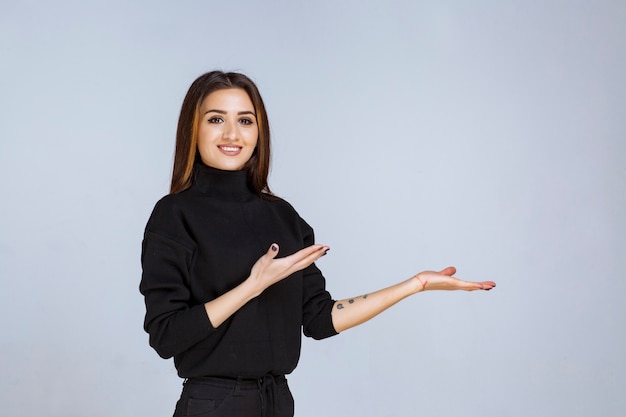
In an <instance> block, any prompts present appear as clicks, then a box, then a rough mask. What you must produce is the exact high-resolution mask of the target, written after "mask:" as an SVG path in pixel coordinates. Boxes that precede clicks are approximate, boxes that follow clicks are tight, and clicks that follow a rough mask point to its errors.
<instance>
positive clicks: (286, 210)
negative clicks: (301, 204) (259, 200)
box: [271, 197, 313, 237]
mask: <svg viewBox="0 0 626 417" xmlns="http://www.w3.org/2000/svg"><path fill="white" fill-rule="evenodd" d="M271 204H274V205H276V207H277V210H279V211H280V213H281V215H282V216H284V217H285V218H291V219H293V221H294V223H295V225H296V227H298V228H299V229H300V232H301V233H302V235H303V236H305V237H307V236H309V235H310V236H313V228H312V227H311V226H310V225H309V224H308V223H307V222H306V221H305V220H304V219H303V218H302V217H301V216H300V214H299V213H298V211H297V210H296V209H295V208H294V207H293V206H292V205H291V203H289V202H288V201H287V200H284V199H282V198H280V197H274V200H272V202H271Z"/></svg>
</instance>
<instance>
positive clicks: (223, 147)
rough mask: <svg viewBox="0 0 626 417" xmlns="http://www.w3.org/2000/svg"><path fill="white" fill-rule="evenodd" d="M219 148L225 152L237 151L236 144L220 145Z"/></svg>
mask: <svg viewBox="0 0 626 417" xmlns="http://www.w3.org/2000/svg"><path fill="white" fill-rule="evenodd" d="M221 148H222V149H223V150H225V151H226V152H237V151H238V150H239V147H237V146H222V147H221Z"/></svg>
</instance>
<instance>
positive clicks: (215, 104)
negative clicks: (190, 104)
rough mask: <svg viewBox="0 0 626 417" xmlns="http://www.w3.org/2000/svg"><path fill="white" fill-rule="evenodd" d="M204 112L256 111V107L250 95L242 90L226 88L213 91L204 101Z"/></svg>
mask: <svg viewBox="0 0 626 417" xmlns="http://www.w3.org/2000/svg"><path fill="white" fill-rule="evenodd" d="M201 107H202V110H204V111H209V110H224V111H228V110H236V111H244V110H245V111H254V105H253V104H252V100H251V99H250V96H248V93H246V92H245V90H242V89H241V88H225V89H222V90H217V91H213V92H212V93H211V94H209V95H208V96H206V97H205V98H204V100H203V101H202V106H201Z"/></svg>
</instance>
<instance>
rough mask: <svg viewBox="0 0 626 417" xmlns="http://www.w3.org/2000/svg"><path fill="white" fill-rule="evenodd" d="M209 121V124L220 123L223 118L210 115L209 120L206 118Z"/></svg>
mask: <svg viewBox="0 0 626 417" xmlns="http://www.w3.org/2000/svg"><path fill="white" fill-rule="evenodd" d="M207 121H208V122H209V123H211V124H217V123H222V122H223V120H222V118H221V117H211V118H210V119H209V120H207Z"/></svg>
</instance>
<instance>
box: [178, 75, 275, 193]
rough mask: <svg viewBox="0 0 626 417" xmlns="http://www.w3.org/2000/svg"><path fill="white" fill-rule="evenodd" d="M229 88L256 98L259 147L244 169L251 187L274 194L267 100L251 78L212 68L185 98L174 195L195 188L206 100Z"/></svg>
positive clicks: (260, 191)
mask: <svg viewBox="0 0 626 417" xmlns="http://www.w3.org/2000/svg"><path fill="white" fill-rule="evenodd" d="M226 88H240V89H242V90H244V91H245V92H246V93H247V94H248V96H249V97H250V100H251V101H252V104H253V106H254V110H255V112H256V119H257V124H258V126H259V137H258V140H257V146H256V149H255V150H254V152H253V154H252V156H251V157H250V159H249V160H248V162H246V164H245V165H244V169H246V170H247V172H248V186H249V187H250V188H251V189H252V190H253V191H254V192H256V193H257V194H258V195H260V196H271V195H272V192H271V190H270V189H269V186H268V184H267V176H268V174H269V168H270V126H269V122H268V119H267V113H266V111H265V105H264V104H263V99H262V98H261V94H260V93H259V90H258V88H257V86H256V85H255V84H254V82H252V80H251V79H250V78H248V77H247V76H245V75H243V74H240V73H236V72H223V71H211V72H207V73H206V74H204V75H201V76H200V77H198V78H197V79H196V80H195V81H194V82H193V83H192V84H191V87H189V91H187V95H186V96H185V99H184V100H183V105H182V107H181V109H180V117H179V118H178V128H177V130H176V151H175V154H174V168H173V170H172V184H171V186H170V193H171V194H175V193H178V192H181V191H183V190H186V189H187V188H189V187H191V184H192V183H193V167H194V164H196V163H202V162H201V160H200V155H199V152H198V127H199V125H200V120H201V115H200V107H201V106H202V102H203V101H204V99H205V98H206V97H207V96H208V95H209V94H211V93H212V92H214V91H217V90H223V89H226Z"/></svg>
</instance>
